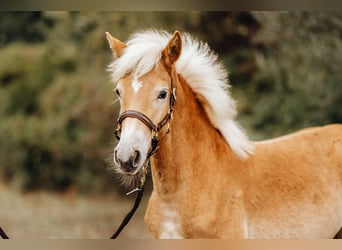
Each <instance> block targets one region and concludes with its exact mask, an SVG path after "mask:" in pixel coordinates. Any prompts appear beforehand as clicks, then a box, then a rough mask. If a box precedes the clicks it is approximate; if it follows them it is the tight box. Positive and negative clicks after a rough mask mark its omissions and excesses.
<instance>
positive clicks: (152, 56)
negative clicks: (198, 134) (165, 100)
mask: <svg viewBox="0 0 342 250" xmlns="http://www.w3.org/2000/svg"><path fill="white" fill-rule="evenodd" d="M171 36H172V35H171V34H169V33H167V32H165V31H156V30H147V31H143V32H138V33H135V34H134V35H133V36H132V37H131V38H130V39H129V40H128V42H127V43H126V45H127V47H126V48H125V50H124V52H123V54H122V56H121V57H120V58H118V59H117V60H115V61H114V62H113V63H112V64H111V65H109V70H110V71H111V72H112V77H113V79H114V81H115V82H117V81H118V80H119V79H120V78H122V77H123V76H124V75H125V74H126V73H128V72H133V73H134V74H135V75H136V76H137V77H140V76H142V75H144V74H146V73H148V72H149V71H150V70H152V68H153V67H154V66H155V65H156V64H157V63H158V62H159V61H160V59H161V52H162V51H163V49H164V48H165V46H166V45H167V43H168V41H169V40H170V38H171ZM182 42H183V43H182V45H183V46H182V52H181V55H180V57H179V59H178V60H177V62H176V71H177V73H178V74H180V75H182V77H183V78H184V79H185V80H186V82H187V83H188V84H189V86H190V87H191V88H192V90H193V91H194V93H195V94H196V95H197V97H198V99H199V101H200V102H201V103H202V106H203V108H204V109H205V111H206V114H207V115H208V117H209V119H210V121H211V123H212V124H213V126H214V127H215V128H217V129H218V130H219V131H220V132H221V134H222V136H223V137H224V138H225V140H226V141H227V143H228V144H229V145H230V147H231V148H232V150H233V151H234V152H235V153H236V154H237V155H238V156H240V157H241V158H243V159H246V158H248V155H249V154H251V153H253V145H252V143H251V142H250V141H249V140H248V138H247V136H246V134H245V133H244V132H243V131H242V129H241V128H240V126H239V125H238V124H237V122H236V121H235V116H236V107H235V101H234V100H233V98H232V97H231V96H230V93H229V87H230V86H229V83H228V72H227V71H226V70H225V68H224V67H223V65H222V64H221V62H220V61H219V60H218V57H217V55H216V54H214V53H213V52H212V51H211V50H210V48H209V46H208V45H207V44H206V43H203V42H200V41H198V40H196V39H194V38H193V37H191V36H190V35H189V34H183V35H182Z"/></svg>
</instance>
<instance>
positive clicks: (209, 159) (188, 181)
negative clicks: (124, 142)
mask: <svg viewBox="0 0 342 250" xmlns="http://www.w3.org/2000/svg"><path fill="white" fill-rule="evenodd" d="M181 81H182V84H180V85H179V84H178V86H177V102H176V105H175V108H174V119H173V120H172V121H171V132H170V134H167V135H163V136H162V138H161V141H160V148H159V151H158V153H157V154H156V155H155V156H154V157H153V159H152V176H153V183H154V184H153V185H154V190H155V191H156V192H158V193H160V194H163V195H167V194H169V195H171V196H172V194H175V193H176V192H177V191H179V190H186V188H187V187H185V185H187V186H188V188H196V187H198V185H201V183H199V182H200V181H201V180H205V179H206V178H204V176H200V175H206V177H207V178H210V175H212V174H213V171H218V167H217V166H218V165H220V164H219V162H221V161H224V160H226V159H227V157H230V156H231V157H234V156H233V153H232V151H231V150H230V148H229V146H228V145H227V144H226V143H225V142H224V140H223V138H222V136H221V135H220V133H219V132H218V131H217V130H216V129H215V128H214V127H213V126H212V125H211V123H210V121H209V119H208V118H207V116H206V115H205V111H204V110H203V108H202V106H201V105H200V103H199V102H198V100H197V99H196V97H195V95H194V93H193V92H192V90H191V89H190V87H189V86H188V85H187V84H186V83H185V82H183V80H181ZM223 155H224V156H223ZM213 165H214V166H215V167H214V166H213ZM221 165H222V163H221ZM215 174H218V173H215ZM212 176H214V175H212ZM203 185H205V184H203ZM180 187H181V188H180Z"/></svg>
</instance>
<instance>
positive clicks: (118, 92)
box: [115, 89, 121, 97]
mask: <svg viewBox="0 0 342 250" xmlns="http://www.w3.org/2000/svg"><path fill="white" fill-rule="evenodd" d="M115 92H116V94H117V95H118V97H120V96H121V95H120V91H119V90H118V89H115Z"/></svg>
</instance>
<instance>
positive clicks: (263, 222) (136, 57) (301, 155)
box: [106, 29, 342, 239]
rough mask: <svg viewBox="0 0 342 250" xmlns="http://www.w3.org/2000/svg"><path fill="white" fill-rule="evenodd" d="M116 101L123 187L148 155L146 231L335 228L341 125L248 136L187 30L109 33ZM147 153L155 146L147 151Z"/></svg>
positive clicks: (230, 234) (226, 233)
mask: <svg viewBox="0 0 342 250" xmlns="http://www.w3.org/2000/svg"><path fill="white" fill-rule="evenodd" d="M106 38H107V40H108V42H109V46H110V48H111V50H112V53H113V56H114V59H113V62H111V63H110V64H109V66H108V70H109V74H110V78H111V79H112V81H113V82H114V83H115V88H114V90H115V91H116V93H117V95H118V98H119V100H120V117H119V119H118V124H119V128H118V130H119V132H120V140H119V142H118V144H117V146H116V147H115V149H114V152H113V161H114V163H115V167H114V168H115V171H116V172H117V173H118V175H119V176H120V178H121V181H122V182H123V184H124V185H127V186H129V185H136V183H137V182H136V180H137V178H138V179H139V178H140V176H141V172H142V169H143V168H144V166H145V165H146V161H147V159H149V160H150V171H151V176H152V183H153V190H152V193H151V196H150V197H149V201H148V206H147V210H146V214H145V225H146V227H147V229H148V231H149V233H150V235H151V237H152V238H172V239H177V238H206V239H209V238H216V239H218V238H230V239H252V238H258V239H268V238H277V239H279V238H282V239H284V238H300V239H311V238H333V237H334V236H335V235H336V234H337V233H338V232H339V230H340V229H341V227H342V125H341V124H330V125H325V126H322V127H311V128H306V129H303V130H300V131H297V132H294V133H292V134H288V135H285V136H282V137H278V138H274V139H270V140H265V141H258V142H253V141H251V140H249V139H248V137H247V135H246V133H245V132H244V130H243V129H242V128H241V126H240V125H239V124H238V123H237V121H236V119H235V118H236V113H237V111H236V104H235V101H234V100H233V98H232V97H231V94H230V85H229V83H228V76H227V75H228V73H227V70H225V67H224V66H223V64H222V62H221V61H220V60H219V58H218V55H217V54H216V53H215V52H213V51H212V50H211V49H210V48H209V46H208V44H207V43H205V42H203V41H200V40H199V39H197V38H195V37H193V36H192V35H190V34H188V33H182V34H181V33H180V32H178V31H175V32H174V33H173V34H171V33H168V32H166V31H162V30H154V29H150V30H144V31H138V32H136V33H134V34H133V35H131V37H130V38H129V39H128V41H127V42H122V41H120V40H119V39H117V38H114V37H113V36H112V35H111V34H110V33H108V32H106ZM152 151H153V152H152Z"/></svg>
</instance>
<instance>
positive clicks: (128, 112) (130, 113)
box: [115, 77, 176, 158]
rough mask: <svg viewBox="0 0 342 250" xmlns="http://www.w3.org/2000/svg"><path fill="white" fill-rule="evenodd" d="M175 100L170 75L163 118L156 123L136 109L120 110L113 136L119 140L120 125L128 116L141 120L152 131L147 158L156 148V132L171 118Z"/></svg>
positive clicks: (157, 139)
mask: <svg viewBox="0 0 342 250" xmlns="http://www.w3.org/2000/svg"><path fill="white" fill-rule="evenodd" d="M175 102H176V89H175V88H174V86H173V79H172V77H171V88H170V103H169V110H168V112H167V113H166V115H165V116H164V117H163V119H162V120H161V121H160V122H159V123H158V124H157V125H156V124H154V122H153V121H152V120H151V119H150V118H148V117H147V116H146V115H144V114H143V113H141V112H139V111H136V110H126V111H124V112H122V113H121V114H120V115H119V118H118V120H117V124H118V127H117V129H116V130H115V136H116V138H117V139H118V140H120V134H121V125H122V122H123V121H124V120H125V119H126V118H128V117H130V118H135V119H138V120H139V121H141V122H142V123H143V124H144V125H145V126H147V127H148V128H149V129H151V132H152V140H151V151H150V153H149V154H148V158H149V157H150V156H152V155H153V154H154V153H155V152H157V150H158V144H159V137H158V134H159V132H160V130H161V129H162V128H163V127H164V126H165V125H166V124H167V123H169V122H170V120H172V118H173V107H174V105H175ZM169 132H170V127H168V130H167V133H169Z"/></svg>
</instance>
